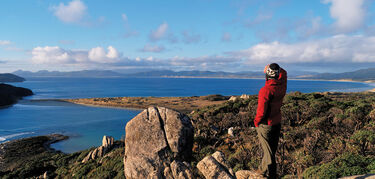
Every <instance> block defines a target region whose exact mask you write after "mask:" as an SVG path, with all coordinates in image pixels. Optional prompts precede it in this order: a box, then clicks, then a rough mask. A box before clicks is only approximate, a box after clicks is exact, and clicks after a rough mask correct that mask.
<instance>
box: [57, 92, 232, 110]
mask: <svg viewBox="0 0 375 179" xmlns="http://www.w3.org/2000/svg"><path fill="white" fill-rule="evenodd" d="M228 99H229V97H228V96H222V95H208V96H191V97H111V98H83V99H63V101H66V102H71V103H76V104H82V105H94V106H105V107H120V108H136V109H145V108H147V107H149V106H164V107H168V108H172V109H176V110H178V111H181V112H184V113H190V112H192V111H194V110H196V109H199V108H203V107H206V106H212V105H218V104H222V103H224V102H226V101H227V100H228Z"/></svg>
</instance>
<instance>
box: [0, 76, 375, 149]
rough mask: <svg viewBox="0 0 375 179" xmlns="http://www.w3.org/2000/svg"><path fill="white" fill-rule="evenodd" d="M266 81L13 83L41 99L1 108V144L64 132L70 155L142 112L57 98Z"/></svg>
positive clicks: (251, 86)
mask: <svg viewBox="0 0 375 179" xmlns="http://www.w3.org/2000/svg"><path fill="white" fill-rule="evenodd" d="M264 81H265V80H264V79H221V78H52V77H49V78H47V77H43V78H28V79H27V81H25V82H22V83H9V84H12V85H14V86H19V87H25V88H29V89H31V90H32V91H33V92H34V93H35V95H33V96H30V97H26V98H24V99H23V100H20V101H19V102H18V103H17V104H15V105H12V106H10V107H7V108H2V109H0V143H2V142H6V141H9V140H15V139H19V138H24V137H30V136H38V135H46V134H52V133H59V134H63V135H67V136H69V137H70V138H69V139H68V140H65V141H61V142H58V143H55V144H52V147H53V148H55V149H56V150H60V151H62V152H65V153H73V152H76V151H80V150H84V149H88V148H90V147H96V146H100V145H101V141H102V138H103V136H104V135H107V136H113V137H114V138H115V139H116V140H120V139H124V136H125V126H126V123H127V122H128V121H129V120H131V119H132V118H133V117H135V116H136V115H137V114H138V113H140V112H141V110H134V109H122V108H108V107H93V106H83V105H77V104H72V103H67V102H61V101H56V100H55V99H73V98H92V97H123V96H130V97H134V96H143V97H144V96H154V97H164V96H165V97H168V96H202V95H210V94H221V95H227V96H230V95H241V94H257V93H258V91H259V89H260V88H261V87H262V86H263V85H264ZM373 88H375V84H371V83H361V82H336V81H308V80H289V81H288V92H294V91H300V92H304V93H310V92H325V91H330V92H358V91H365V90H369V89H373Z"/></svg>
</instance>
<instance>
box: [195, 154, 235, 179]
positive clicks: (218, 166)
mask: <svg viewBox="0 0 375 179" xmlns="http://www.w3.org/2000/svg"><path fill="white" fill-rule="evenodd" d="M197 168H198V170H199V171H200V172H201V173H202V174H203V176H204V177H205V178H207V179H218V178H223V179H234V178H235V176H234V174H233V170H232V169H231V168H229V165H228V164H227V162H226V160H225V159H224V154H223V153H222V152H220V151H217V152H215V153H214V154H212V155H211V156H207V157H205V158H203V160H201V161H200V162H199V163H198V164H197Z"/></svg>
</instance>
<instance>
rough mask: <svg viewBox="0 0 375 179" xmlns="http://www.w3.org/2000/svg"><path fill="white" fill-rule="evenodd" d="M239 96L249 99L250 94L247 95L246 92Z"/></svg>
mask: <svg viewBox="0 0 375 179" xmlns="http://www.w3.org/2000/svg"><path fill="white" fill-rule="evenodd" d="M240 98H241V99H249V98H250V95H248V94H243V95H241V97H240Z"/></svg>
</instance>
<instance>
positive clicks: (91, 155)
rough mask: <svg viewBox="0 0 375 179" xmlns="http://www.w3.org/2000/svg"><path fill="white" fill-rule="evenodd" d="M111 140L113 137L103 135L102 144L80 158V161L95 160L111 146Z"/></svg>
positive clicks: (112, 140)
mask: <svg viewBox="0 0 375 179" xmlns="http://www.w3.org/2000/svg"><path fill="white" fill-rule="evenodd" d="M113 142H114V139H113V137H107V136H103V140H102V145H101V146H99V147H98V148H96V149H94V150H92V151H91V152H90V153H89V154H87V156H86V157H85V158H84V159H83V160H82V163H86V162H88V161H89V160H95V159H97V158H99V157H103V156H104V155H105V154H106V153H107V152H109V150H110V149H111V148H112V146H113Z"/></svg>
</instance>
